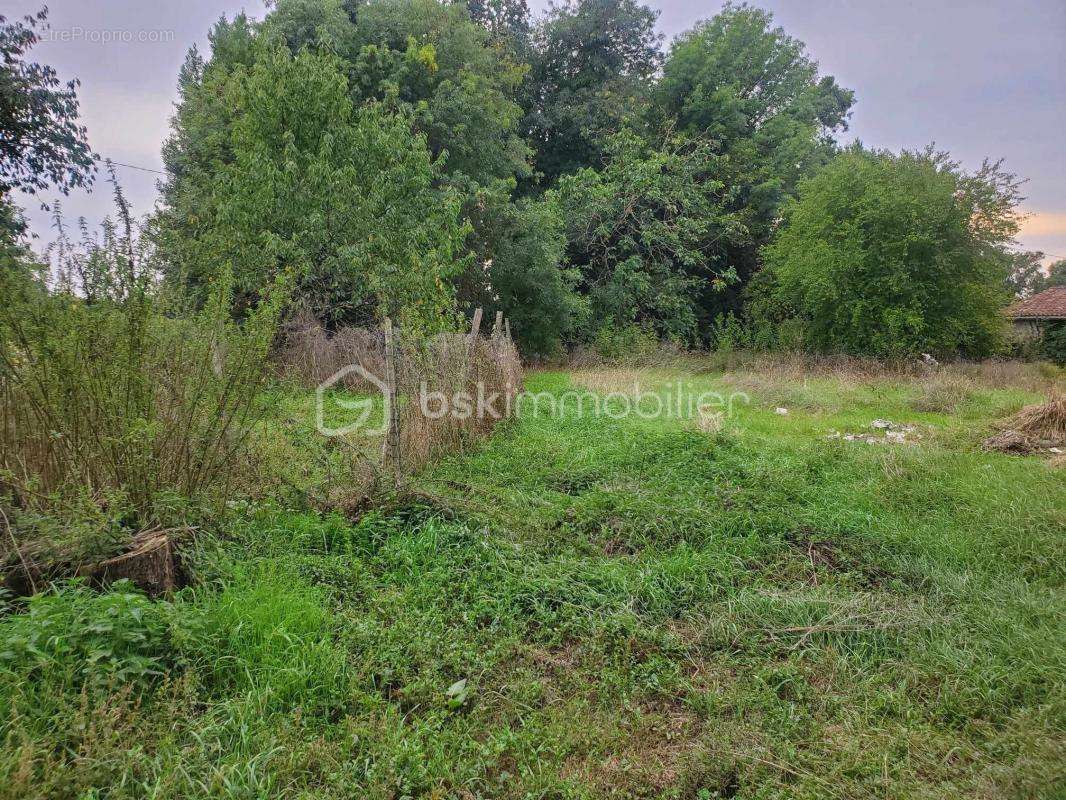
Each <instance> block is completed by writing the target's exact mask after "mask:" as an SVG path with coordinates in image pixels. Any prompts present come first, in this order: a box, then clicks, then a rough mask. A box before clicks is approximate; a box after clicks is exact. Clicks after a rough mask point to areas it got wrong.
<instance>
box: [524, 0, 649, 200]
mask: <svg viewBox="0 0 1066 800" xmlns="http://www.w3.org/2000/svg"><path fill="white" fill-rule="evenodd" d="M657 16H658V14H657V12H655V11H652V10H651V9H650V8H648V7H647V6H645V5H641V4H639V3H638V2H636V0H568V1H567V2H565V3H563V4H561V5H555V4H553V5H551V6H550V8H549V13H548V15H547V17H545V18H544V19H543V20H542V21H541V22H540V24H539V25H537V27H536V29H535V30H534V32H533V48H532V52H531V54H530V69H529V77H528V79H527V81H526V85H525V92H524V100H523V105H524V107H525V111H526V115H525V119H524V120H523V122H522V128H523V132H524V133H525V136H526V139H527V141H528V142H529V144H530V146H531V147H532V148H533V151H534V169H535V171H536V172H537V173H538V177H539V181H540V183H539V187H540V188H542V189H543V188H548V187H550V186H552V185H553V184H554V183H555V181H556V180H557V179H558V178H559V177H560V176H561V175H567V174H571V173H574V172H576V171H577V170H579V169H582V168H584V167H592V168H594V169H595V168H598V167H599V166H601V165H602V160H603V154H604V148H605V144H606V141H607V138H608V137H609V136H610V135H611V134H613V133H616V132H617V131H618V130H620V129H621V128H622V126H623V124H624V123H625V122H626V121H627V120H632V119H634V118H636V117H637V116H638V115H639V113H640V112H641V111H642V110H643V108H644V106H645V95H646V92H647V88H648V86H649V85H650V84H651V82H652V81H653V80H654V77H655V74H656V72H657V71H658V69H659V66H660V64H661V63H662V54H661V52H660V51H659V39H660V37H659V35H658V34H657V33H656V32H655V20H656V18H657ZM533 188H534V185H533V183H527V184H526V186H525V189H526V190H527V191H530V190H532V189H533Z"/></svg>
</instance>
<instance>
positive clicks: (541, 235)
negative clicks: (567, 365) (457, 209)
mask: <svg viewBox="0 0 1066 800" xmlns="http://www.w3.org/2000/svg"><path fill="white" fill-rule="evenodd" d="M473 222H474V224H475V225H477V226H479V227H480V229H481V230H484V231H487V232H488V233H487V235H486V236H485V237H483V238H481V239H480V240H479V241H478V244H477V248H476V250H475V253H476V261H475V266H474V267H473V268H472V269H470V270H468V271H467V273H466V274H465V275H464V276H463V279H462V281H461V282H460V285H459V293H460V297H462V298H463V299H465V300H466V301H467V302H468V303H469V304H470V305H471V306H481V307H482V308H484V309H485V311H486V313H487V314H489V315H490V318H491V315H492V314H494V313H495V312H496V311H502V312H504V313H505V314H506V315H507V317H508V318H509V319H510V320H511V323H512V326H513V330H514V336H515V340H516V342H517V343H518V346H519V349H520V350H521V351H522V352H523V353H524V354H525V355H527V356H534V357H536V356H550V355H554V354H555V353H556V352H557V351H558V350H559V349H560V347H561V346H562V344H563V342H564V340H565V339H566V337H567V336H568V335H569V334H571V333H572V332H573V331H574V330H575V329H576V328H577V327H578V326H579V325H580V324H581V323H582V321H583V320H584V316H585V304H584V302H583V300H582V298H581V297H580V296H579V295H578V294H577V292H576V285H577V283H578V279H579V277H580V276H579V274H578V272H577V271H576V270H575V269H561V268H560V263H561V262H562V260H563V254H564V249H565V246H566V237H565V232H564V224H563V220H562V218H561V216H560V214H559V210H558V208H557V207H556V205H555V204H554V203H551V202H548V201H546V200H519V201H518V202H517V203H512V202H509V201H498V202H493V203H490V204H486V205H485V206H483V207H482V208H480V209H478V210H476V212H475V217H474V220H473Z"/></svg>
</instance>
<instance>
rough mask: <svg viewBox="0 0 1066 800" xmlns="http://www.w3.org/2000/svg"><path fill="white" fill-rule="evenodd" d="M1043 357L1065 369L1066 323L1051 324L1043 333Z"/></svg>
mask: <svg viewBox="0 0 1066 800" xmlns="http://www.w3.org/2000/svg"><path fill="white" fill-rule="evenodd" d="M1043 351H1044V356H1045V357H1046V358H1047V359H1048V360H1049V361H1051V362H1052V363H1054V364H1057V365H1058V366H1060V367H1066V322H1053V323H1051V324H1050V325H1048V327H1047V330H1046V331H1044V338H1043Z"/></svg>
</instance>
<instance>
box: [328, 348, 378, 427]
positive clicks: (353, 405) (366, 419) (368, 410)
mask: <svg viewBox="0 0 1066 800" xmlns="http://www.w3.org/2000/svg"><path fill="white" fill-rule="evenodd" d="M352 375H355V376H357V377H359V378H362V379H363V380H364V381H366V382H367V383H370V384H371V385H373V386H374V387H375V388H376V389H377V390H378V391H379V392H380V393H381V397H382V400H383V401H384V413H383V414H382V416H381V421H380V422H379V423H377V424H374V423H373V420H372V419H371V418H372V416H373V413H374V398H373V397H345V396H340V395H338V394H337V393H335V392H333V391H331V390H332V389H333V388H334V387H335V386H337V385H338V384H339V383H340V382H341V381H343V380H344V379H345V378H347V377H349V376H352ZM327 411H329V412H330V413H329V414H328V415H327ZM338 411H340V412H343V413H341V414H338ZM390 411H391V409H390V408H389V387H388V385H387V384H386V383H385V381H383V380H381V378H379V377H378V376H377V375H375V374H374V373H373V372H371V371H370V370H368V369H365V368H364V367H363V365H362V364H349V365H348V366H346V367H341V368H340V369H339V370H337V371H336V372H334V373H333V374H332V375H330V376H329V377H328V378H326V380H324V381H322V383H320V384H318V388H316V389H315V429H316V430H317V431H318V432H319V433H320V434H322V435H323V436H347V435H348V434H350V433H355V432H356V431H362V432H363V433H364V434H365V435H367V436H384V435H385V431H386V430H387V429H388V420H389V413H390ZM327 416H328V421H327ZM338 416H340V417H341V418H342V420H343V421H342V422H338V421H337V417H338Z"/></svg>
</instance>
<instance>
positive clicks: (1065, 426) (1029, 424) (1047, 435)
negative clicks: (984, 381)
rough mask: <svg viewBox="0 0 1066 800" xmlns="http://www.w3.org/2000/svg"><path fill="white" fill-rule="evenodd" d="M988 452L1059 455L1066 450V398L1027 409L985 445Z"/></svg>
mask: <svg viewBox="0 0 1066 800" xmlns="http://www.w3.org/2000/svg"><path fill="white" fill-rule="evenodd" d="M984 446H985V449H986V450H995V451H997V452H1000V453H1013V454H1015V455H1022V456H1025V455H1031V454H1033V453H1049V454H1051V455H1053V456H1054V455H1059V454H1061V453H1062V452H1063V448H1064V447H1066V396H1062V395H1058V396H1052V397H1050V398H1048V401H1047V402H1046V403H1037V404H1035V405H1031V406H1026V407H1025V408H1023V409H1022V410H1021V411H1019V412H1018V413H1017V414H1015V415H1014V416H1013V417H1011V419H1009V420H1008V421H1007V423H1006V424H1005V425H1004V427H1003V429H1002V430H1000V431H998V432H997V433H995V434H993V435H992V436H989V437H988V438H987V439H985V441H984Z"/></svg>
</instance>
